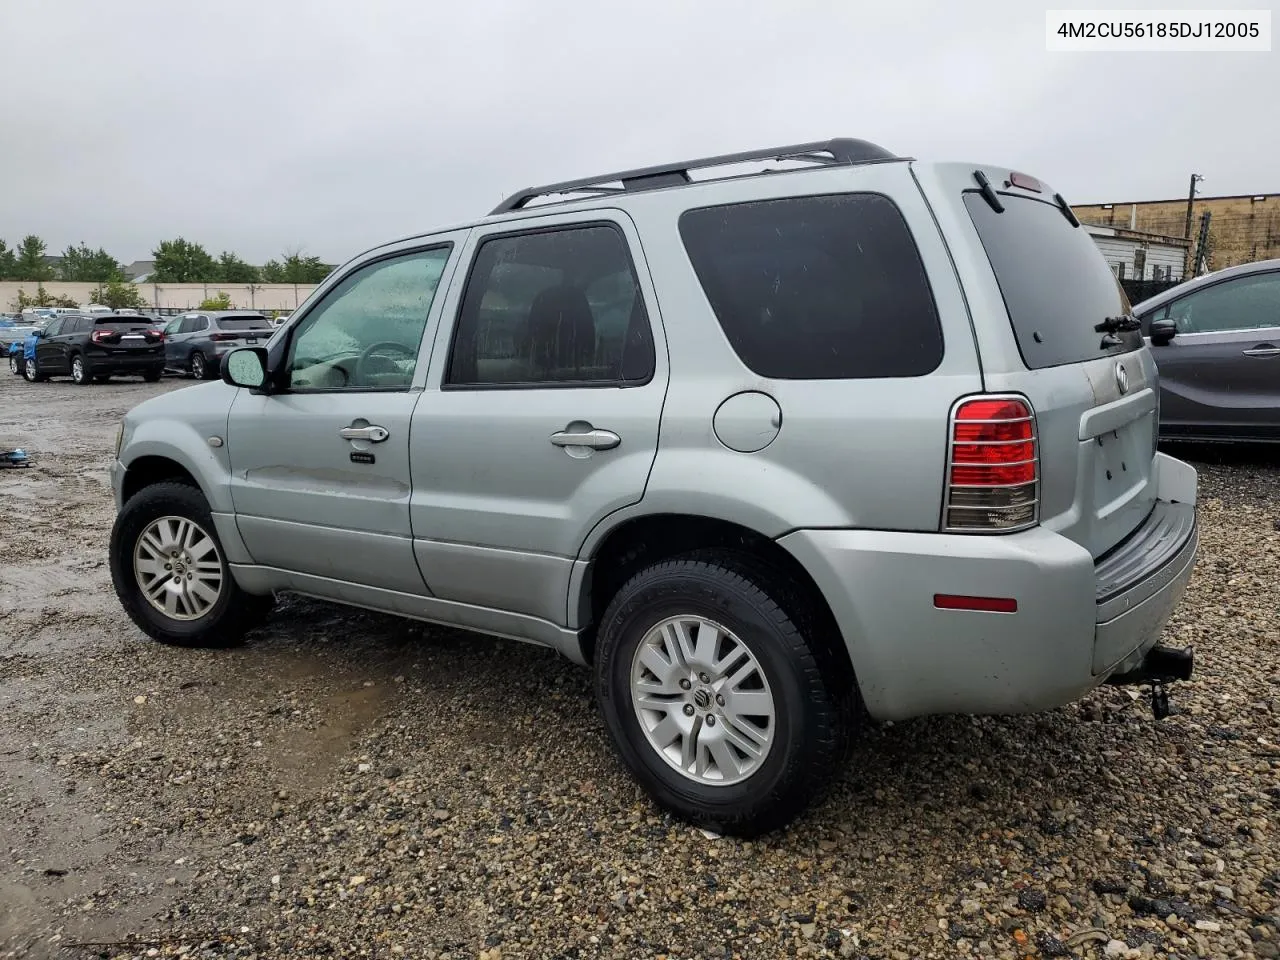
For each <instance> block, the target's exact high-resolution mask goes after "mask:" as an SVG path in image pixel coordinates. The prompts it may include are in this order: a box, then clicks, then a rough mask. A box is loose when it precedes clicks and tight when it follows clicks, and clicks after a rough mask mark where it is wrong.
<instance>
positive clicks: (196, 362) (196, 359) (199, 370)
mask: <svg viewBox="0 0 1280 960" xmlns="http://www.w3.org/2000/svg"><path fill="white" fill-rule="evenodd" d="M191 375H192V376H193V377H195V378H196V379H197V380H208V379H209V361H208V360H206V359H205V357H204V354H203V353H201V352H200V351H199V350H197V351H196V352H195V353H193V354H191Z"/></svg>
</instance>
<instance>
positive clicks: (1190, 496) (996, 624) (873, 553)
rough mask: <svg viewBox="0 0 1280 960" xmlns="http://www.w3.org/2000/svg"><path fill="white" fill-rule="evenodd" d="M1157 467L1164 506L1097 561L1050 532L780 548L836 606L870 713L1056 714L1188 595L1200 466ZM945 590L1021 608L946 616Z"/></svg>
mask: <svg viewBox="0 0 1280 960" xmlns="http://www.w3.org/2000/svg"><path fill="white" fill-rule="evenodd" d="M1156 469H1157V471H1158V488H1157V489H1158V497H1159V499H1158V501H1157V507H1156V509H1155V510H1154V511H1153V512H1152V514H1151V516H1150V517H1148V519H1147V521H1146V522H1144V524H1143V525H1142V526H1140V527H1139V528H1138V529H1137V530H1136V531H1135V532H1134V533H1133V534H1132V535H1131V536H1130V537H1129V538H1128V539H1127V540H1126V541H1125V543H1123V544H1122V545H1121V546H1120V547H1119V548H1117V549H1116V550H1115V551H1113V552H1112V554H1111V555H1109V556H1108V557H1105V558H1104V559H1103V561H1102V563H1099V564H1095V562H1094V559H1093V557H1092V556H1091V555H1090V554H1089V552H1088V551H1087V550H1085V549H1084V548H1083V547H1081V546H1079V545H1078V544H1076V543H1074V542H1073V541H1071V540H1068V539H1066V538H1065V537H1062V536H1060V535H1059V534H1056V533H1053V532H1052V531H1049V530H1046V529H1044V528H1043V527H1041V528H1036V529H1033V530H1028V531H1025V532H1023V533H1017V534H1011V535H1008V536H985V537H984V536H961V535H951V534H930V533H891V532H882V531H869V530H800V531H796V532H794V533H791V534H788V535H787V536H785V537H783V538H781V540H780V541H779V542H780V543H781V544H782V546H784V547H785V548H786V549H787V550H789V551H790V552H791V553H792V554H793V555H794V556H795V557H796V558H797V559H798V560H799V561H800V562H801V563H802V564H804V566H805V568H806V569H807V570H808V571H809V573H810V575H811V576H813V578H814V580H815V581H816V582H817V584H818V587H819V588H820V589H821V590H822V592H823V594H824V595H825V597H826V599H827V602H828V603H829V604H830V606H831V608H832V611H833V613H834V614H835V616H836V620H837V622H838V623H839V625H840V628H841V632H842V634H843V637H844V640H845V643H846V644H847V645H848V648H849V654H850V657H851V659H852V661H853V665H854V669H855V670H856V671H857V673H858V681H859V687H860V689H861V692H862V696H863V699H864V700H865V701H866V705H867V709H868V711H869V712H870V713H871V715H872V716H874V717H876V718H878V719H885V720H894V719H904V718H907V717H912V716H921V715H925V714H936V713H973V714H993V713H1027V712H1032V711H1039V710H1047V709H1051V708H1053V707H1057V706H1061V705H1062V704H1064V703H1069V702H1071V701H1073V700H1076V699H1078V698H1079V697H1081V696H1083V695H1084V694H1085V693H1087V692H1088V691H1089V690H1091V689H1093V688H1094V687H1096V686H1097V685H1098V684H1100V683H1102V682H1103V681H1104V680H1105V679H1106V678H1107V676H1108V675H1110V674H1111V673H1113V672H1117V671H1119V670H1121V669H1128V668H1129V666H1130V664H1131V663H1135V662H1140V661H1141V659H1142V655H1143V654H1145V653H1146V651H1147V650H1149V649H1150V648H1151V647H1153V646H1155V644H1156V643H1157V642H1158V641H1159V638H1160V634H1161V632H1162V631H1163V628H1164V625H1165V623H1166V621H1167V620H1168V618H1169V615H1170V614H1171V613H1172V611H1173V609H1174V607H1175V606H1176V605H1177V602H1178V600H1179V599H1180V598H1181V596H1182V594H1183V592H1184V590H1185V589H1186V585H1187V581H1188V580H1189V579H1190V577H1191V572H1192V570H1193V568H1194V565H1195V556H1196V550H1197V530H1196V524H1195V497H1196V474H1195V470H1194V469H1193V468H1191V467H1190V466H1188V465H1186V464H1184V463H1182V462H1180V461H1178V460H1174V459H1172V458H1171V457H1168V456H1165V455H1163V454H1160V455H1158V456H1157V460H1156ZM1144 558H1146V559H1144ZM940 593H941V594H954V595H960V596H972V597H1001V598H1012V599H1014V600H1016V601H1017V612H1016V613H984V612H975V611H968V610H942V609H938V608H937V607H936V606H935V605H934V599H933V598H934V595H935V594H940Z"/></svg>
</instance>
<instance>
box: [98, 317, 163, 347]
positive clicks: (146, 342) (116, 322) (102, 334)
mask: <svg viewBox="0 0 1280 960" xmlns="http://www.w3.org/2000/svg"><path fill="white" fill-rule="evenodd" d="M89 347H90V349H92V350H93V351H94V352H100V353H105V354H108V355H109V356H113V357H119V356H138V357H143V356H147V355H150V354H159V353H163V352H164V333H163V332H162V331H161V330H160V329H158V328H157V327H156V325H155V324H153V323H151V322H150V321H149V320H147V318H146V317H117V316H107V317H98V318H95V320H94V323H93V330H92V331H90V333H89Z"/></svg>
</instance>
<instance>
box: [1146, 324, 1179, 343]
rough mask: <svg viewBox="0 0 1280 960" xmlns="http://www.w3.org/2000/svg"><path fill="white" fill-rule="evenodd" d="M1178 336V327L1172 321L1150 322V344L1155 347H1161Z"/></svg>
mask: <svg viewBox="0 0 1280 960" xmlns="http://www.w3.org/2000/svg"><path fill="white" fill-rule="evenodd" d="M1177 335H1178V325H1177V324H1176V323H1174V322H1173V321H1172V320H1168V319H1165V320H1152V321H1151V343H1152V344H1153V345H1154V346H1157V347H1163V346H1165V345H1166V344H1168V343H1169V341H1170V340H1172V339H1173V338H1174V337H1176V336H1177Z"/></svg>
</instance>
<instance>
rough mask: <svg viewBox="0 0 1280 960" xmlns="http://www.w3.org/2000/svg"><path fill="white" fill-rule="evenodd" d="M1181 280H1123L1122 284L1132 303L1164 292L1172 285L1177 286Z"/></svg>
mask: <svg viewBox="0 0 1280 960" xmlns="http://www.w3.org/2000/svg"><path fill="white" fill-rule="evenodd" d="M1180 283H1182V281H1181V280H1121V281H1120V286H1122V287H1124V292H1125V293H1126V294H1127V295H1128V297H1129V302H1130V303H1141V302H1142V301H1143V300H1146V299H1147V298H1148V297H1154V296H1155V295H1156V294H1157V293H1164V292H1165V291H1166V290H1168V289H1169V288H1170V287H1176V286H1177V285H1178V284H1180Z"/></svg>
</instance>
